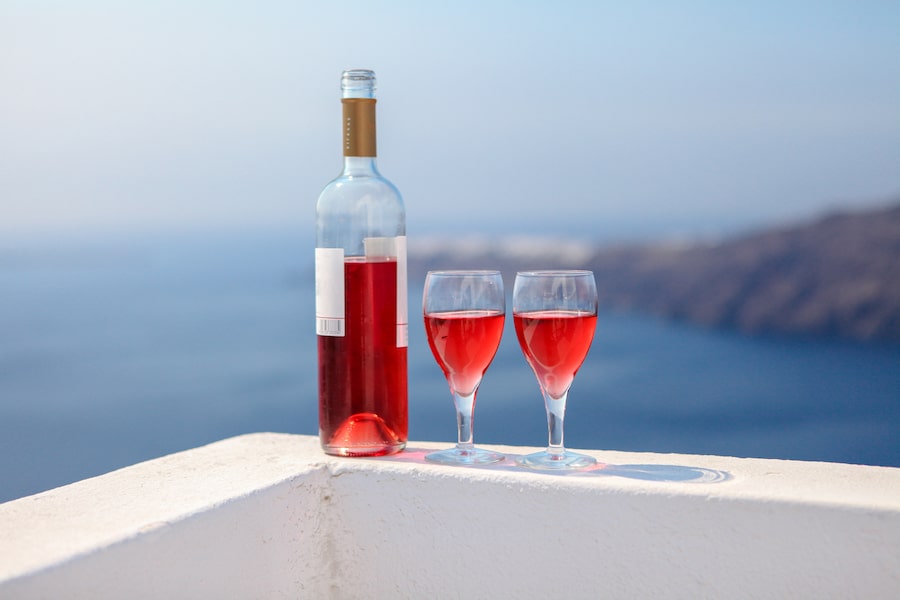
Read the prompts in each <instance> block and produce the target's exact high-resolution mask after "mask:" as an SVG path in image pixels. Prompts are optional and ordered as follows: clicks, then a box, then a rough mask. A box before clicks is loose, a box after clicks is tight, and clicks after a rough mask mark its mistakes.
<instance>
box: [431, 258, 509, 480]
mask: <svg viewBox="0 0 900 600" xmlns="http://www.w3.org/2000/svg"><path fill="white" fill-rule="evenodd" d="M422 312H423V314H424V318H425V332H426V333H427V335H428V345H429V346H430V347H431V352H432V353H433V354H434V358H435V359H436V360H437V363H438V365H440V367H441V370H442V371H443V372H444V376H445V377H446V378H447V383H448V384H449V385H450V392H451V393H452V394H453V402H454V404H455V405H456V423H457V426H458V438H457V439H458V441H457V444H456V447H455V448H450V449H448V450H441V451H439V452H432V453H430V454H427V455H426V456H425V458H426V459H427V460H430V461H432V462H437V463H443V464H452V465H484V464H491V463H495V462H499V461H501V460H503V459H504V456H503V455H502V454H498V453H497V452H490V451H488V450H482V449H480V448H476V447H475V445H474V442H473V412H474V410H475V393H476V391H477V390H478V386H479V385H480V384H481V379H482V378H483V377H484V372H485V371H486V370H487V368H488V365H490V364H491V361H492V360H494V355H495V354H496V353H497V347H498V346H499V345H500V337H501V336H502V335H503V323H504V320H505V318H506V299H505V296H504V293H503V279H502V277H501V276H500V272H499V271H429V272H428V274H427V275H426V276H425V294H424V296H423V298H422Z"/></svg>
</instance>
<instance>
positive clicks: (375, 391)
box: [316, 69, 409, 456]
mask: <svg viewBox="0 0 900 600" xmlns="http://www.w3.org/2000/svg"><path fill="white" fill-rule="evenodd" d="M341 90H342V99H341V103H342V106H343V120H342V133H343V150H344V168H343V170H342V171H341V174H340V175H339V176H338V177H337V178H336V179H334V180H333V181H331V182H330V183H329V184H328V185H327V186H325V189H323V190H322V193H321V194H320V195H319V200H318V203H317V205H316V337H317V341H318V360H319V376H318V378H319V440H320V442H321V444H322V449H323V450H324V451H325V452H326V453H327V454H335V455H340V456H378V455H382V454H391V453H394V452H399V451H400V450H402V449H403V448H405V447H406V441H407V430H408V416H407V415H408V406H407V372H406V361H407V356H406V354H407V340H408V330H409V329H408V328H409V319H408V305H407V279H406V210H405V208H404V205H403V199H402V198H401V196H400V192H399V191H397V188H396V187H394V185H393V184H392V183H391V182H389V181H388V180H387V179H385V178H384V177H382V175H381V174H380V173H379V172H378V168H377V166H376V160H375V159H376V151H375V147H376V144H375V73H373V72H372V71H369V70H364V69H353V70H348V71H344V73H343V76H342V77H341Z"/></svg>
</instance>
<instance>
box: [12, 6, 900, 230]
mask: <svg viewBox="0 0 900 600" xmlns="http://www.w3.org/2000/svg"><path fill="white" fill-rule="evenodd" d="M898 32H900V3H898V2H876V1H871V2H851V1H848V2H825V1H822V2H732V3H729V2H624V1H623V2H565V1H559V2H528V1H523V2H490V1H483V2H470V1H461V2H452V3H449V2H444V3H436V2H384V3H381V2H374V1H371V0H369V1H345V2H341V1H335V2H266V1H261V2H213V1H209V2H197V1H190V0H186V1H182V2H176V1H162V2H144V3H138V2H125V1H121V2H112V1H110V2H101V1H83V2H74V1H70V2H47V1H41V0H32V1H21V2H15V1H13V2H10V1H9V0H6V1H3V2H0V212H2V220H0V230H10V229H13V230H21V229H28V228H35V229H45V230H46V229H49V230H57V229H67V228H76V229H99V230H103V229H118V230H121V229H126V230H127V229H131V228H148V227H149V228H176V227H177V228H179V229H185V228H187V229H190V228H194V227H203V228H216V227H235V226H254V227H256V226H267V225H270V224H278V225H281V226H288V227H296V228H297V229H298V231H303V232H309V231H311V229H312V221H313V213H314V206H315V199H316V195H317V194H318V191H319V190H320V189H321V187H322V186H323V185H324V184H325V183H326V182H327V181H328V180H329V179H331V178H332V177H333V176H334V175H335V174H336V173H337V171H338V170H339V168H340V161H341V157H340V131H339V114H340V112H339V111H340V104H339V87H338V83H339V78H340V72H341V70H342V69H344V68H347V67H368V68H372V69H375V70H376V72H377V74H378V77H379V98H380V102H379V117H378V118H379V154H380V158H379V162H380V165H381V168H382V171H383V172H384V173H385V175H387V176H388V177H390V178H391V179H392V180H393V181H394V182H395V183H396V184H397V185H398V186H399V187H400V189H401V191H402V192H403V194H404V197H405V199H406V203H407V212H408V221H409V229H410V233H411V234H414V233H416V232H417V231H418V232H424V231H444V232H447V233H453V232H461V231H473V232H476V233H477V232H487V231H494V230H498V229H507V230H513V231H514V230H517V229H523V230H525V229H527V230H529V231H534V230H535V229H536V226H535V224H537V223H543V224H544V228H545V229H546V230H547V233H551V234H559V233H565V232H567V231H569V230H571V231H577V232H579V233H585V232H591V231H595V232H596V233H597V235H598V236H601V237H609V238H612V237H617V236H621V235H625V234H629V233H632V232H634V233H653V234H662V235H670V234H693V233H703V234H707V233H715V232H717V231H720V230H722V231H728V230H734V229H736V228H743V227H752V226H756V225H758V224H766V223H773V222H783V221H789V220H792V219H795V218H804V217H806V216H809V215H812V214H815V213H817V212H820V211H822V210H825V209H827V208H831V207H848V206H853V205H868V204H878V203H882V202H885V201H887V200H890V199H891V198H897V197H900V33H898Z"/></svg>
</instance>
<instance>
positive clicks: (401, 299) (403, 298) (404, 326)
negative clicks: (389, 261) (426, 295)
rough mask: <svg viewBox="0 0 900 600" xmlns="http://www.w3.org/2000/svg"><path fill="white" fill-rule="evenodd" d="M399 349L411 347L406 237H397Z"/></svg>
mask: <svg viewBox="0 0 900 600" xmlns="http://www.w3.org/2000/svg"><path fill="white" fill-rule="evenodd" d="M396 244H397V347H398V348H406V347H407V346H409V304H408V298H407V290H408V289H409V288H408V287H407V277H406V236H405V235H401V236H398V237H397V241H396Z"/></svg>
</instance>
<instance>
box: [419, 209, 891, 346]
mask: <svg viewBox="0 0 900 600" xmlns="http://www.w3.org/2000/svg"><path fill="white" fill-rule="evenodd" d="M476 267H477V268H498V269H501V270H503V271H504V275H505V276H506V277H507V284H508V285H510V286H511V285H512V280H511V278H512V276H513V275H514V273H515V271H516V270H522V269H535V268H589V269H592V270H593V271H594V274H595V276H596V278H597V284H598V289H599V293H600V302H601V306H602V307H604V308H607V309H614V310H629V311H636V312H644V313H652V314H655V315H659V316H663V317H667V318H674V319H681V320H685V321H689V322H693V323H697V324H701V325H704V326H711V327H726V328H731V329H737V330H740V331H743V332H747V333H754V334H761V333H775V334H799V335H808V336H826V337H844V338H852V339H858V340H883V341H889V342H900V204H897V205H893V206H890V207H887V208H882V209H877V210H870V211H867V212H856V213H839V214H838V213H836V214H831V215H828V216H825V217H823V218H821V219H818V220H816V221H813V222H810V223H805V224H800V225H796V226H791V227H783V228H777V229H771V230H767V231H760V232H756V233H752V234H748V235H744V236H740V237H736V238H734V239H729V240H725V241H722V242H719V243H715V244H710V243H690V244H678V245H674V244H662V243H660V244H642V245H630V246H620V247H604V246H599V245H598V246H592V245H590V244H584V243H568V244H566V243H560V242H552V241H549V240H533V239H532V240H529V239H526V238H520V239H516V238H512V239H485V240H481V241H478V242H472V241H468V242H461V243H457V244H456V245H454V244H452V243H449V242H440V243H437V242H432V243H430V244H429V243H423V244H420V245H419V246H414V247H412V248H411V249H410V273H411V276H417V275H418V276H424V272H425V271H426V270H428V269H436V268H476Z"/></svg>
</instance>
